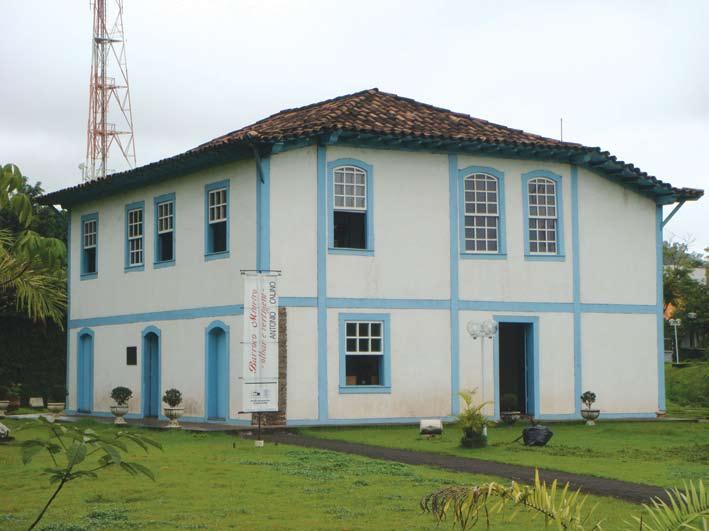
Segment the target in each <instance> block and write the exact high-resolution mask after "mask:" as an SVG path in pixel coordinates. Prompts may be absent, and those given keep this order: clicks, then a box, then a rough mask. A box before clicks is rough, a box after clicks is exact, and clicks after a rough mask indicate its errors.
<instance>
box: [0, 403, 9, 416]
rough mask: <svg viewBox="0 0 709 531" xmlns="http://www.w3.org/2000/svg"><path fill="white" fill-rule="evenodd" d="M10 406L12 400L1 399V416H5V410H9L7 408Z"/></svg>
mask: <svg viewBox="0 0 709 531" xmlns="http://www.w3.org/2000/svg"><path fill="white" fill-rule="evenodd" d="M9 407H10V401H9V400H0V418H4V417H5V412H6V411H7V408H9Z"/></svg>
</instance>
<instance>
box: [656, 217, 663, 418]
mask: <svg viewBox="0 0 709 531" xmlns="http://www.w3.org/2000/svg"><path fill="white" fill-rule="evenodd" d="M655 245H656V250H655V275H656V286H655V295H656V297H657V298H656V308H655V311H656V312H657V408H658V409H659V410H660V411H665V409H666V405H665V316H664V297H663V283H662V272H663V250H662V205H657V206H656V207H655Z"/></svg>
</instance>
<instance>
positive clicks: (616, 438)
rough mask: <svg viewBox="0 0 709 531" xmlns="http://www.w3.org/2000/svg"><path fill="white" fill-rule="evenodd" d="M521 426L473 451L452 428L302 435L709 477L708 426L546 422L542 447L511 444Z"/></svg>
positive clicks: (661, 481) (663, 476) (618, 472)
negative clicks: (433, 434) (435, 433)
mask: <svg viewBox="0 0 709 531" xmlns="http://www.w3.org/2000/svg"><path fill="white" fill-rule="evenodd" d="M525 425H526V424H520V423H518V424H517V425H515V426H512V427H508V426H500V427H491V428H490V429H489V430H488V434H489V439H488V441H489V445H488V447H487V448H482V449H472V450H470V449H464V448H461V447H460V445H459V441H460V436H461V433H460V430H459V429H457V428H456V427H455V426H454V425H448V426H446V427H445V430H444V434H443V436H442V437H440V438H434V439H426V438H424V437H420V436H419V435H418V427H417V426H416V427H414V426H394V427H363V428H348V427H341V428H311V429H303V430H301V432H302V433H304V434H307V435H313V436H316V437H322V438H326V439H340V440H346V441H351V442H361V443H368V444H374V445H378V446H386V447H392V448H404V449H408V450H419V451H422V452H437V453H442V454H453V455H458V456H467V457H476V458H479V459H488V460H491V461H500V462H504V463H514V464H520V465H528V466H534V467H539V468H551V469H556V470H563V471H567V472H575V473H579V474H588V475H593V476H599V477H607V478H614V479H623V480H626V481H634V482H637V483H646V484H650V485H659V486H661V487H671V486H675V485H676V486H681V485H682V480H690V479H694V480H696V479H704V480H705V481H706V480H707V479H709V423H696V422H612V421H606V422H603V421H601V422H598V423H597V425H596V426H585V425H584V424H583V423H580V422H579V423H565V424H550V425H549V427H550V428H551V430H552V431H553V432H554V437H553V438H552V439H551V441H550V442H549V444H548V445H547V446H546V447H543V448H538V447H536V448H528V447H525V446H523V445H522V444H521V442H513V441H514V439H516V438H517V437H519V435H520V434H521V431H522V428H523V427H524V426H525Z"/></svg>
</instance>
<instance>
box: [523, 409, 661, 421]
mask: <svg viewBox="0 0 709 531" xmlns="http://www.w3.org/2000/svg"><path fill="white" fill-rule="evenodd" d="M535 418H536V419H537V420H548V421H559V422H563V421H567V422H568V421H575V420H576V421H579V422H581V421H583V419H582V417H581V413H580V412H579V413H549V414H547V415H540V416H539V417H535ZM656 418H657V414H656V413H654V412H653V413H645V412H642V413H634V412H633V413H605V412H604V411H603V410H601V416H600V417H599V419H598V420H599V421H600V422H603V421H604V420H633V419H635V420H647V419H656Z"/></svg>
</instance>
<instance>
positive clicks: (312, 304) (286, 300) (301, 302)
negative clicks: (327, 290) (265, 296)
mask: <svg viewBox="0 0 709 531" xmlns="http://www.w3.org/2000/svg"><path fill="white" fill-rule="evenodd" d="M278 304H279V306H282V307H288V308H317V306H318V298H317V297H278Z"/></svg>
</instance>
